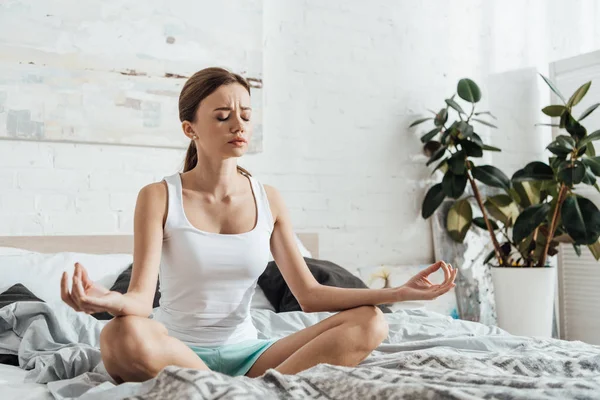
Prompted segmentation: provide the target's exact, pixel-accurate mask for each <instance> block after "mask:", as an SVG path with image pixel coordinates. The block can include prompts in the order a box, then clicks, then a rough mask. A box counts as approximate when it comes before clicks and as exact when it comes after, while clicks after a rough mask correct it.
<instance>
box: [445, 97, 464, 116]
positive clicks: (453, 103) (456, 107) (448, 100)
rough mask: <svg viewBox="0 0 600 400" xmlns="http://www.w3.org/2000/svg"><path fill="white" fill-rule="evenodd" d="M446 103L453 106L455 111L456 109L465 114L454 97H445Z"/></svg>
mask: <svg viewBox="0 0 600 400" xmlns="http://www.w3.org/2000/svg"><path fill="white" fill-rule="evenodd" d="M446 104H448V105H449V106H450V107H452V108H454V109H455V110H456V111H458V112H459V113H461V114H466V113H465V112H464V111H463V109H462V107H461V106H460V104H458V103H457V102H456V101H454V99H446Z"/></svg>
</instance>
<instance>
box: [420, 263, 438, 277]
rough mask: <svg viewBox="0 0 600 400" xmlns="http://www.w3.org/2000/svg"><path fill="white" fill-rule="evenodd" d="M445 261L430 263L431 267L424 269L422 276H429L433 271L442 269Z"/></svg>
mask: <svg viewBox="0 0 600 400" xmlns="http://www.w3.org/2000/svg"><path fill="white" fill-rule="evenodd" d="M442 263H443V261H438V262H436V263H435V264H432V265H430V266H429V267H427V268H425V269H424V270H423V271H421V273H420V274H421V276H428V275H430V274H432V273H434V272H435V271H437V270H438V269H440V267H441V266H442Z"/></svg>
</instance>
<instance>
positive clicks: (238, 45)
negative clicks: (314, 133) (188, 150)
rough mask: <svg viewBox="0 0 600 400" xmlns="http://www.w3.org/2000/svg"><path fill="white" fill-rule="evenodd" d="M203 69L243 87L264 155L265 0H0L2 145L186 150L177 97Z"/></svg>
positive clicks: (253, 147)
mask: <svg viewBox="0 0 600 400" xmlns="http://www.w3.org/2000/svg"><path fill="white" fill-rule="evenodd" d="M206 10H210V11H211V12H210V13H208V12H206ZM225 15H226V16H227V24H223V23H222V22H223V21H221V20H220V19H219V18H215V16H225ZM209 66H220V67H225V68H227V69H229V70H231V71H233V72H237V73H240V74H241V75H243V76H245V77H246V78H247V79H248V81H249V82H250V84H251V95H252V108H253V115H252V119H253V123H254V136H253V140H252V142H251V143H250V152H260V151H262V1H260V0H246V1H243V2H237V3H233V2H209V1H195V2H190V1H182V0H170V1H167V0H151V1H146V2H138V1H133V0H104V1H100V0H92V1H87V2H64V1H62V2H61V1H58V0H16V1H10V2H7V3H0V139H13V140H34V141H59V142H84V143H99V144H119V145H135V146H153V147H154V146H156V147H168V148H185V147H187V145H188V144H189V139H188V138H187V137H185V135H184V134H183V133H182V130H181V123H180V121H179V117H178V105H177V103H178V97H179V92H180V91H181V88H182V86H183V84H184V83H185V81H186V79H187V78H188V77H189V76H191V75H192V74H193V73H194V72H196V71H198V70H200V69H202V68H205V67H209Z"/></svg>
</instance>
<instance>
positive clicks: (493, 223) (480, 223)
mask: <svg viewBox="0 0 600 400" xmlns="http://www.w3.org/2000/svg"><path fill="white" fill-rule="evenodd" d="M488 221H490V225H491V226H492V229H493V230H497V229H500V227H499V226H498V224H497V223H496V221H494V220H493V219H491V218H488ZM473 224H474V225H475V226H477V227H479V228H481V229H484V230H486V231H487V226H486V225H485V219H484V218H483V217H477V218H473Z"/></svg>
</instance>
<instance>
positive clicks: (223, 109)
mask: <svg viewBox="0 0 600 400" xmlns="http://www.w3.org/2000/svg"><path fill="white" fill-rule="evenodd" d="M242 110H243V111H246V110H252V108H250V107H242ZM214 111H231V107H219V108H215V109H214Z"/></svg>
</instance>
